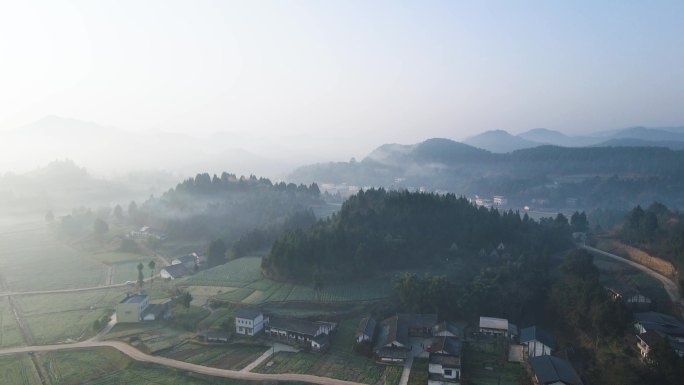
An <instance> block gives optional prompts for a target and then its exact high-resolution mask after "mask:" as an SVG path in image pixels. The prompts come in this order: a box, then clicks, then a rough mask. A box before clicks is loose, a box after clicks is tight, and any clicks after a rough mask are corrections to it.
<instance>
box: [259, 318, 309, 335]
mask: <svg viewBox="0 0 684 385" xmlns="http://www.w3.org/2000/svg"><path fill="white" fill-rule="evenodd" d="M268 326H269V327H270V328H272V329H279V330H286V331H288V332H293V333H298V334H303V335H307V336H311V337H315V336H316V335H318V330H319V328H320V325H318V324H317V323H315V322H311V321H307V320H303V319H297V318H281V317H269V320H268Z"/></svg>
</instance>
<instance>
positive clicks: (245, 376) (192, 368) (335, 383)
mask: <svg viewBox="0 0 684 385" xmlns="http://www.w3.org/2000/svg"><path fill="white" fill-rule="evenodd" d="M98 347H108V348H114V349H116V350H118V351H120V352H121V353H123V354H125V355H127V356H128V357H130V358H132V359H134V360H136V361H140V362H149V363H153V364H158V365H163V366H167V367H171V368H175V369H180V370H185V371H189V372H194V373H199V374H204V375H208V376H213V377H222V378H232V379H236V380H248V381H299V382H306V383H309V384H317V385H365V384H362V383H360V382H353V381H344V380H338V379H335V378H329V377H319V376H313V375H310V374H294V373H282V374H264V373H252V372H241V371H237V370H228V369H219V368H212V367H209V366H202V365H196V364H191V363H189V362H183V361H178V360H174V359H171V358H166V357H159V356H151V355H149V354H145V353H143V352H141V351H140V350H138V349H136V348H134V347H132V346H130V345H128V344H126V343H124V342H120V341H95V340H88V341H83V342H76V343H72V344H61V345H42V346H23V347H15V348H8V349H0V355H8V354H20V353H31V352H52V351H57V350H69V349H86V348H98Z"/></svg>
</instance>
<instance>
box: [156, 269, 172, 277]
mask: <svg viewBox="0 0 684 385" xmlns="http://www.w3.org/2000/svg"><path fill="white" fill-rule="evenodd" d="M159 276H160V277H162V278H164V279H169V278H170V279H173V277H172V276H171V274H169V273H167V272H166V269H161V271H160V272H159Z"/></svg>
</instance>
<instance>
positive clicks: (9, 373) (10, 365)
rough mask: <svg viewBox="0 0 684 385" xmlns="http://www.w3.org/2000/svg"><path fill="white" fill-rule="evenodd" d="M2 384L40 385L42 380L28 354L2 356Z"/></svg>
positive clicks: (0, 366)
mask: <svg viewBox="0 0 684 385" xmlns="http://www.w3.org/2000/svg"><path fill="white" fill-rule="evenodd" d="M0 384H8V385H10V384H11V385H40V378H39V377H38V373H36V369H35V368H34V366H33V363H32V362H31V358H30V357H29V356H28V354H15V355H11V356H0Z"/></svg>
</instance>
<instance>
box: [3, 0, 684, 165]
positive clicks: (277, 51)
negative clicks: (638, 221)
mask: <svg viewBox="0 0 684 385" xmlns="http://www.w3.org/2000/svg"><path fill="white" fill-rule="evenodd" d="M682 20H684V2H682V1H670V2H667V1H639V2H637V1H624V0H623V1H609V0H607V1H600V2H597V1H501V2H498V1H470V2H466V1H412V2H404V1H350V0H344V1H251V0H250V1H235V2H234V1H170V0H163V1H122V0H116V1H44V2H38V1H3V2H0V52H2V55H1V59H0V131H8V130H15V129H17V128H20V127H21V126H23V125H25V124H28V123H31V122H33V121H36V120H39V119H41V118H42V117H44V116H46V115H57V116H63V117H68V118H74V119H79V120H84V121H89V122H96V123H98V124H102V125H105V126H113V127H118V128H120V129H124V130H130V131H135V132H154V131H165V132H178V133H187V134H192V135H199V136H201V135H205V136H206V135H209V134H210V133H214V132H227V133H229V134H230V135H226V136H224V138H226V140H234V141H235V145H236V146H240V147H244V148H247V149H250V150H254V149H257V148H258V147H259V146H258V145H257V143H258V142H262V143H265V142H268V143H271V144H272V145H273V146H272V147H270V148H272V149H275V148H277V146H278V145H280V146H290V145H291V146H297V145H299V146H303V147H301V148H306V150H307V151H312V152H317V153H318V154H319V156H328V157H329V158H331V160H335V158H339V159H349V158H350V157H351V156H356V157H362V156H363V155H365V154H366V153H367V152H369V151H370V150H371V149H372V148H374V147H376V146H378V145H380V144H382V143H393V142H396V143H414V142H418V141H421V140H424V139H427V138H430V137H447V138H452V139H456V140H459V139H463V138H465V137H467V136H470V135H474V134H477V133H479V132H482V131H485V130H492V129H504V130H507V131H509V132H513V133H519V132H523V131H526V130H528V129H531V128H536V127H545V128H550V129H556V130H560V131H563V132H565V133H568V134H578V133H584V132H589V131H595V130H607V129H613V128H620V127H628V126H634V125H645V126H674V125H683V124H684V108H682V106H684V22H683V21H682ZM250 146H251V148H250ZM264 148H265V147H264ZM293 148H294V147H293Z"/></svg>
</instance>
